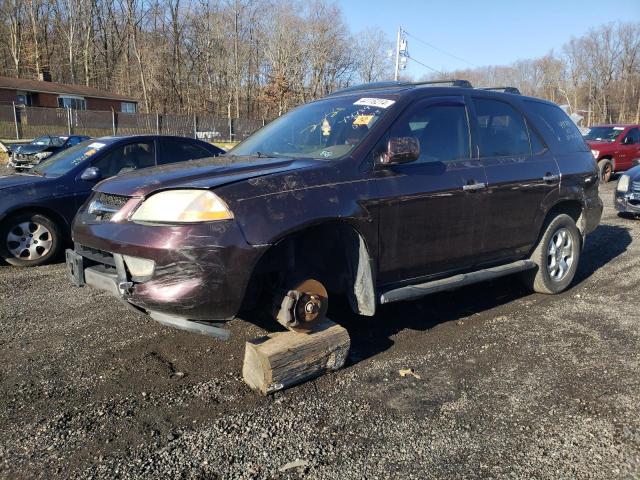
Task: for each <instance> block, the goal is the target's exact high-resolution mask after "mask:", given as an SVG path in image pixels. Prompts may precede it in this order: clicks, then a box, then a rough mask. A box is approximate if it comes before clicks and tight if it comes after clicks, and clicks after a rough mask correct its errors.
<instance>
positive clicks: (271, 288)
mask: <svg viewBox="0 0 640 480" xmlns="http://www.w3.org/2000/svg"><path fill="white" fill-rule="evenodd" d="M453 85H462V86H449V87H442V86H438V85H435V84H432V83H427V84H425V83H420V84H408V83H397V82H390V83H383V84H370V85H364V86H361V87H357V88H350V89H348V90H345V91H342V92H337V93H335V94H333V95H330V96H329V97H327V98H324V99H322V100H319V101H316V102H313V103H310V104H307V105H303V106H301V107H299V108H297V109H295V110H293V111H291V112H289V113H287V114H286V115H284V116H282V117H281V118H279V119H277V120H276V121H274V122H272V123H271V124H269V125H267V126H266V127H264V128H263V129H262V130H260V131H259V132H257V133H255V134H254V135H253V136H251V137H250V138H249V139H247V140H246V141H245V142H243V143H242V144H240V145H239V146H237V147H236V148H234V149H233V150H232V151H231V152H229V153H228V154H227V155H225V156H223V157H219V158H217V159H216V160H215V162H212V161H211V160H206V161H196V162H191V163H189V164H183V165H175V166H165V167H160V168H155V169H151V170H147V171H144V172H142V171H141V172H135V173H132V174H127V175H123V176H121V177H116V178H114V179H111V180H108V181H105V182H102V183H100V184H99V185H97V186H96V188H95V189H94V190H95V191H94V194H93V196H92V197H91V198H90V199H89V200H88V201H87V203H86V204H85V205H84V207H83V208H82V209H81V210H80V212H79V214H78V215H77V217H76V219H75V222H74V226H73V238H74V241H75V249H74V250H73V251H71V250H69V251H68V252H67V263H68V268H69V272H70V274H71V277H72V278H73V280H74V282H75V283H76V284H78V285H83V284H85V283H86V284H88V285H91V286H94V287H98V288H101V289H105V290H108V291H110V292H112V293H113V294H114V295H116V296H119V297H121V298H122V299H124V300H126V301H127V302H128V303H129V304H131V305H133V306H135V307H136V308H138V309H140V310H143V311H145V312H147V313H149V314H150V315H151V316H152V317H153V318H155V319H157V320H159V321H161V322H163V323H167V324H170V325H173V326H177V327H180V328H185V329H189V330H194V331H203V332H206V333H210V334H220V335H225V331H224V330H223V329H220V328H217V327H213V326H212V325H210V324H207V322H220V321H223V320H227V319H231V318H233V317H234V316H236V315H237V314H238V312H239V311H240V310H241V309H242V308H243V307H245V306H248V305H250V304H255V303H256V302H257V303H259V304H263V305H265V306H267V307H269V308H271V309H272V312H273V314H274V317H275V319H276V320H277V321H279V322H280V323H282V324H283V325H285V326H287V327H288V328H292V329H301V330H304V329H306V328H309V327H310V326H311V325H313V324H314V322H317V321H318V320H319V319H320V318H322V316H323V314H324V312H326V307H327V302H328V297H329V294H330V293H331V294H332V295H333V294H336V293H337V294H345V295H346V296H347V297H348V298H349V300H350V303H351V305H352V307H353V309H354V310H355V311H356V312H358V313H360V314H362V315H374V314H375V312H376V308H377V306H378V305H379V304H381V303H388V302H394V301H399V300H409V299H413V298H417V297H420V296H423V295H427V294H429V293H432V292H436V291H440V290H446V289H451V288H455V287H458V286H461V285H464V284H468V283H473V282H477V281H482V280H485V279H489V278H494V277H498V276H501V275H508V274H514V273H517V274H518V275H519V276H520V277H521V278H522V279H523V281H525V283H526V284H527V285H529V286H530V287H531V288H532V289H534V290H536V291H538V292H544V293H557V292H561V291H563V290H564V289H566V288H567V287H568V286H569V284H570V283H571V281H572V279H573V277H574V274H575V272H576V269H577V268H578V263H579V259H580V253H581V249H582V245H583V242H584V238H585V236H586V235H587V234H588V233H589V232H591V231H592V230H593V229H594V228H596V226H597V225H598V223H599V220H600V216H601V213H602V203H601V201H600V199H599V197H598V172H597V168H596V165H595V162H594V159H593V156H592V155H591V152H590V150H589V148H588V147H587V145H586V144H585V142H584V140H583V139H582V137H581V135H580V132H579V131H578V129H577V128H576V127H575V125H574V124H573V123H572V122H571V120H570V119H569V118H568V117H567V116H566V114H565V113H564V112H563V111H562V110H561V109H560V108H558V107H557V106H556V105H555V104H552V103H550V102H546V101H543V100H540V99H537V98H528V97H524V96H521V95H518V94H515V93H504V92H496V91H485V90H480V89H473V88H471V86H470V85H469V84H468V82H460V81H456V82H453ZM510 92H512V90H510ZM329 292H330V293H329Z"/></svg>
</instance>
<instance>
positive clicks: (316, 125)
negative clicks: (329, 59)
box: [229, 96, 395, 160]
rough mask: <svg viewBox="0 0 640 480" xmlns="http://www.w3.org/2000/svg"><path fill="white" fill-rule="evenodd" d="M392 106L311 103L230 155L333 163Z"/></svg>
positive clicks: (346, 100)
mask: <svg viewBox="0 0 640 480" xmlns="http://www.w3.org/2000/svg"><path fill="white" fill-rule="evenodd" d="M393 103H395V102H394V100H389V99H386V98H361V97H353V96H350V97H341V98H329V99H326V100H321V101H319V102H314V103H310V104H308V105H304V106H302V107H300V108H297V109H295V110H293V111H291V112H289V113H287V114H286V115H283V116H282V117H280V118H278V119H277V120H274V121H273V122H272V123H270V124H269V125H267V126H266V127H264V128H263V129H261V130H259V131H258V132H256V133H255V134H254V135H252V136H251V137H249V138H248V139H247V140H245V141H244V142H242V143H241V144H240V145H238V146H237V147H235V148H234V149H233V150H231V151H230V152H229V155H264V156H266V157H298V158H317V159H322V160H336V159H339V158H341V157H344V156H346V155H348V154H349V153H350V152H351V151H352V150H353V149H354V148H355V147H356V146H357V145H358V144H360V142H362V140H363V139H364V138H365V137H366V136H367V134H368V133H369V132H370V131H371V128H372V127H373V126H374V125H375V123H376V122H377V121H378V120H379V119H380V118H381V117H382V116H383V115H384V113H385V111H386V110H387V109H388V108H389V107H390V106H391V105H393Z"/></svg>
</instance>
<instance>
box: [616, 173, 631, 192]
mask: <svg viewBox="0 0 640 480" xmlns="http://www.w3.org/2000/svg"><path fill="white" fill-rule="evenodd" d="M629 178H630V177H629V175H622V176H621V177H620V180H618V186H617V187H616V190H617V191H619V192H628V191H629Z"/></svg>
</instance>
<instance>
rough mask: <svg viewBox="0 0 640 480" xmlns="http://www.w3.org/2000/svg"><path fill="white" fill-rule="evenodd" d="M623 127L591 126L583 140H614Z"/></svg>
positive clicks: (610, 141)
mask: <svg viewBox="0 0 640 480" xmlns="http://www.w3.org/2000/svg"><path fill="white" fill-rule="evenodd" d="M623 130H624V127H593V128H592V129H591V130H589V132H587V134H586V135H585V136H584V139H585V140H591V141H593V142H609V143H612V142H615V141H616V138H618V135H620V134H621V133H622V131H623Z"/></svg>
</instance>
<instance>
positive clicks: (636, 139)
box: [625, 128, 640, 144]
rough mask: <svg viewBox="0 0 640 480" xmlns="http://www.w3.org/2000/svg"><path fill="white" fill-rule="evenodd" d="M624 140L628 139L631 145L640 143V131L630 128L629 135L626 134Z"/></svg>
mask: <svg viewBox="0 0 640 480" xmlns="http://www.w3.org/2000/svg"><path fill="white" fill-rule="evenodd" d="M625 138H630V139H631V144H638V143H640V130H639V129H637V128H632V129H631V130H629V133H627V135H626V136H625Z"/></svg>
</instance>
